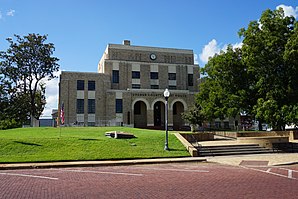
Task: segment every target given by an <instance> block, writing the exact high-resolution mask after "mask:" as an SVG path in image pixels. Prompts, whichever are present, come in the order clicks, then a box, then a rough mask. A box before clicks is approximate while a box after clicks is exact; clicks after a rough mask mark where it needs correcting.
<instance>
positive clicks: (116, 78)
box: [112, 70, 119, 83]
mask: <svg viewBox="0 0 298 199" xmlns="http://www.w3.org/2000/svg"><path fill="white" fill-rule="evenodd" d="M112 82H113V83H119V70H113V71H112Z"/></svg>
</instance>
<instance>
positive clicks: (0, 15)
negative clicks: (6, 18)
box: [0, 11, 2, 19]
mask: <svg viewBox="0 0 298 199" xmlns="http://www.w3.org/2000/svg"><path fill="white" fill-rule="evenodd" d="M0 19H2V13H1V11H0Z"/></svg>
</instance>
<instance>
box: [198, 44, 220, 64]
mask: <svg viewBox="0 0 298 199" xmlns="http://www.w3.org/2000/svg"><path fill="white" fill-rule="evenodd" d="M219 52H220V47H219V46H218V45H217V41H216V40H215V39H212V40H211V41H210V42H209V43H208V44H207V45H205V46H204V48H203V50H202V53H201V54H200V55H199V57H200V60H201V61H202V62H203V63H207V62H208V60H209V58H210V57H213V56H214V55H215V54H216V53H219Z"/></svg>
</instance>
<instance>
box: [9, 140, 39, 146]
mask: <svg viewBox="0 0 298 199" xmlns="http://www.w3.org/2000/svg"><path fill="white" fill-rule="evenodd" d="M14 142H15V143H18V144H24V145H29V146H42V145H40V144H35V143H29V142H21V141H14Z"/></svg>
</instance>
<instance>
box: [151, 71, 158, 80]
mask: <svg viewBox="0 0 298 199" xmlns="http://www.w3.org/2000/svg"><path fill="white" fill-rule="evenodd" d="M150 79H158V72H150Z"/></svg>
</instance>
